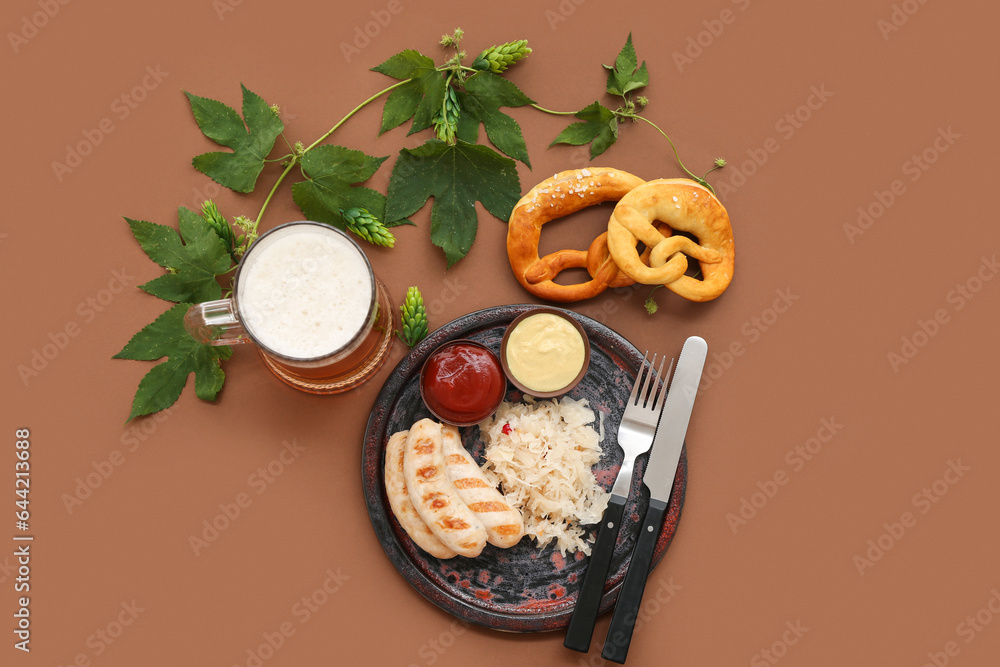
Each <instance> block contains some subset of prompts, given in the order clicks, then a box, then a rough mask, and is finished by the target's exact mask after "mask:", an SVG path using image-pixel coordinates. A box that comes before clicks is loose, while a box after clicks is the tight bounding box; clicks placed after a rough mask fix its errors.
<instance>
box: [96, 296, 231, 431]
mask: <svg viewBox="0 0 1000 667" xmlns="http://www.w3.org/2000/svg"><path fill="white" fill-rule="evenodd" d="M188 307H189V304H186V303H179V304H177V305H176V306H174V307H173V308H171V309H170V310H168V311H167V312H165V313H163V314H162V315H160V316H159V317H158V318H156V320H155V321H153V322H152V323H151V324H148V325H146V326H145V327H143V329H142V331H140V332H139V333H137V334H136V335H135V336H133V337H132V340H130V341H129V342H128V344H127V345H125V347H124V348H122V350H121V352H119V353H118V354H116V355H115V356H114V357H113V358H114V359H136V360H139V361H155V360H157V359H161V358H163V357H167V361H164V362H163V363H160V364H157V365H156V366H154V367H153V368H152V369H151V370H150V371H149V372H148V373H146V375H145V377H143V378H142V380H141V381H140V382H139V388H138V389H137V390H136V392H135V398H134V399H133V401H132V412H131V413H130V414H129V416H128V420H126V421H131V420H132V419H134V418H135V417H139V416H141V415H148V414H151V413H153V412H158V411H160V410H163V409H166V408H169V407H170V406H171V405H173V404H174V402H175V401H176V400H177V398H178V397H179V396H180V395H181V391H182V390H183V389H184V385H185V384H186V383H187V378H188V375H190V374H191V373H194V374H195V379H194V391H195V395H197V396H198V398H201V399H204V400H206V401H214V400H215V398H216V396H217V395H218V393H219V390H220V389H222V384H223V382H224V381H225V379H226V374H225V373H224V372H223V371H222V368H221V367H220V364H219V362H220V361H221V360H223V359H228V358H229V357H230V356H231V355H232V353H233V351H232V348H230V347H225V346H222V347H213V346H211V345H204V344H202V343H199V342H198V341H196V340H195V339H194V338H192V337H191V335H190V334H189V333H188V332H187V331H186V330H185V329H184V314H185V313H186V312H187V309H188Z"/></svg>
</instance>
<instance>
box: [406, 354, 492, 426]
mask: <svg viewBox="0 0 1000 667" xmlns="http://www.w3.org/2000/svg"><path fill="white" fill-rule="evenodd" d="M420 389H421V395H422V396H423V398H424V403H426V404H427V407H428V408H430V410H431V412H433V413H434V414H435V415H436V416H437V417H438V418H440V419H442V420H444V421H446V422H449V423H452V424H456V425H459V426H468V425H471V424H476V423H478V422H481V421H482V420H484V419H486V418H487V417H489V416H490V415H491V414H493V412H494V411H495V410H496V409H497V407H498V406H499V405H500V403H501V402H502V401H503V397H504V394H505V393H506V391H507V379H506V378H505V377H504V374H503V368H502V367H501V366H500V361H499V360H498V359H497V358H496V356H495V355H494V354H493V353H492V352H490V351H489V350H488V349H486V348H485V347H482V346H480V345H477V344H475V343H467V342H455V343H451V344H448V345H446V346H444V347H442V348H441V349H439V350H437V351H436V352H434V353H433V354H432V355H431V356H430V358H429V359H428V360H427V361H426V362H424V368H423V370H422V371H421V374H420Z"/></svg>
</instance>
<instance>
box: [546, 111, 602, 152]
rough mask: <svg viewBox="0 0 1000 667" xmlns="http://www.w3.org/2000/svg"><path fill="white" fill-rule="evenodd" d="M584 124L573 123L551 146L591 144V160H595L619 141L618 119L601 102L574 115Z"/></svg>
mask: <svg viewBox="0 0 1000 667" xmlns="http://www.w3.org/2000/svg"><path fill="white" fill-rule="evenodd" d="M574 115H575V116H576V117H577V118H579V119H580V120H582V121H583V122H582V123H573V124H572V125H570V126H569V127H567V128H566V129H565V130H563V131H562V132H560V133H559V136H558V137H556V138H555V139H553V140H552V143H551V144H549V146H554V145H556V144H571V145H573V146H581V145H583V144H586V143H590V158H591V159H594V158H595V157H597V156H598V155H600V154H601V153H603V152H604V151H606V150H608V149H609V148H610V147H611V145H612V144H613V143H615V141H616V140H617V139H618V119H617V118H616V117H615V114H614V112H613V111H611V109H608V108H607V107H605V106H602V105H601V104H600V103H599V102H594V103H593V104H591V105H589V106H587V107H584V108H583V109H581V110H580V111H577V112H576V113H575V114H574Z"/></svg>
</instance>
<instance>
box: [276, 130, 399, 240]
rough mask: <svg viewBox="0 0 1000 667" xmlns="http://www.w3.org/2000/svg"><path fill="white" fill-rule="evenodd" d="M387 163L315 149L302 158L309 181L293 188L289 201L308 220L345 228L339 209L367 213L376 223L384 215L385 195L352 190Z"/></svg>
mask: <svg viewBox="0 0 1000 667" xmlns="http://www.w3.org/2000/svg"><path fill="white" fill-rule="evenodd" d="M385 160H386V158H384V157H372V156H371V155H366V154H364V153H363V152H361V151H356V150H350V149H347V148H344V147H343V146H331V145H324V146H317V147H316V148H313V149H312V150H309V151H306V153H305V154H303V156H302V169H303V171H304V172H305V174H306V176H307V177H308V180H305V181H301V182H299V183H295V184H294V185H292V199H294V200H295V203H296V204H298V205H299V208H301V209H302V213H304V214H305V216H306V217H307V218H308V219H310V220H315V221H317V222H325V223H327V224H331V225H333V226H335V227H339V228H340V229H344V228H345V223H344V218H343V216H342V215H341V213H340V210H341V209H349V208H363V209H367V210H368V211H369V212H370V213H371V214H372V215H373V216H375V217H376V218H378V219H379V220H381V219H383V217H384V212H385V195H383V194H382V193H381V192H378V191H376V190H372V189H371V188H365V187H354V186H352V183H361V182H363V181H367V180H368V179H369V178H371V177H372V175H373V174H374V173H375V172H376V171H377V170H378V168H379V166H380V165H381V164H382V163H383V162H384V161H385Z"/></svg>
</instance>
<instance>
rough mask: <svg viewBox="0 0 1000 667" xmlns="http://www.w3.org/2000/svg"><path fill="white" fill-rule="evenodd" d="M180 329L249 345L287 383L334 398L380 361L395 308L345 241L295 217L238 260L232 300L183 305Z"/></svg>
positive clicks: (356, 250)
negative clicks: (184, 313) (184, 328)
mask: <svg viewBox="0 0 1000 667" xmlns="http://www.w3.org/2000/svg"><path fill="white" fill-rule="evenodd" d="M184 325H185V327H186V328H187V330H188V332H189V333H190V334H191V335H192V336H193V337H194V338H195V339H196V340H198V341H200V342H202V343H208V344H210V345H231V344H233V343H245V342H248V341H252V342H253V343H254V344H256V346H257V350H258V352H260V356H261V358H262V359H263V360H264V363H265V364H266V365H267V367H268V368H270V369H271V371H272V372H273V373H274V374H275V375H276V376H278V378H279V379H281V380H282V381H283V382H285V383H286V384H289V385H291V386H292V387H295V388H296V389H300V390H302V391H306V392H309V393H313V394H336V393H340V392H342V391H347V390H348V389H353V388H354V387H357V386H358V385H360V384H361V383H362V382H364V381H365V380H367V379H369V378H370V377H371V376H372V375H374V374H375V372H376V371H377V370H378V369H379V368H381V366H382V364H383V363H385V360H386V359H387V358H388V356H389V349H390V348H391V346H392V337H393V310H392V302H391V301H390V299H389V295H388V293H387V292H386V290H385V287H384V286H383V285H382V283H380V282H379V281H378V280H377V279H376V278H375V273H374V272H373V271H372V267H371V264H370V263H369V262H368V258H367V257H365V254H364V253H363V252H362V251H361V248H360V247H359V246H358V244H357V243H355V242H354V240H353V239H351V238H349V237H348V236H347V235H346V234H344V233H343V232H341V231H340V230H338V229H336V228H334V227H331V226H329V225H325V224H322V223H318V222H308V221H302V222H289V223H286V224H284V225H280V226H278V227H275V228H274V229H271V230H270V231H268V232H266V233H264V234H261V236H260V238H258V239H257V240H256V241H255V242H254V243H253V244H252V245H251V246H250V248H249V249H248V250H247V251H246V253H245V254H244V256H243V258H242V259H241V260H240V263H239V266H238V267H237V269H236V277H235V278H234V280H233V292H232V296H231V298H229V299H222V300H219V301H206V302H205V303H199V304H196V305H194V306H191V308H190V309H188V312H187V314H186V315H185V317H184Z"/></svg>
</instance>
